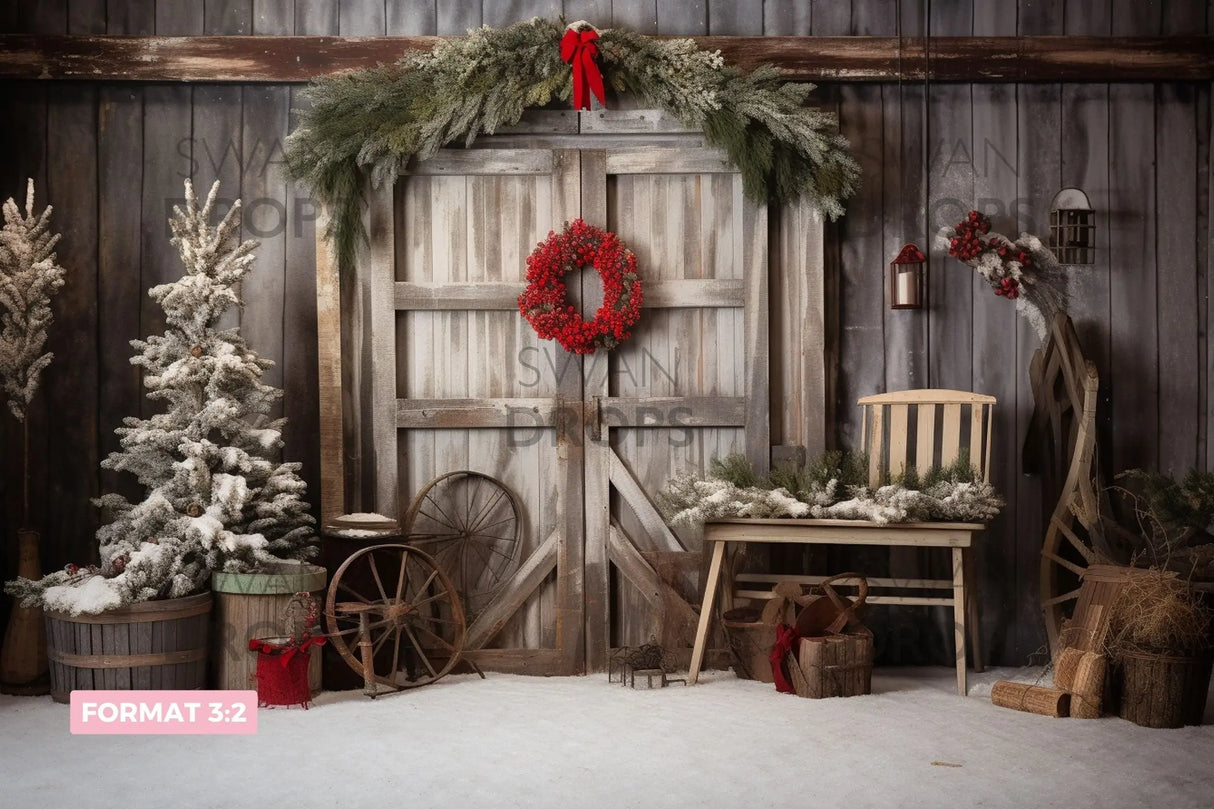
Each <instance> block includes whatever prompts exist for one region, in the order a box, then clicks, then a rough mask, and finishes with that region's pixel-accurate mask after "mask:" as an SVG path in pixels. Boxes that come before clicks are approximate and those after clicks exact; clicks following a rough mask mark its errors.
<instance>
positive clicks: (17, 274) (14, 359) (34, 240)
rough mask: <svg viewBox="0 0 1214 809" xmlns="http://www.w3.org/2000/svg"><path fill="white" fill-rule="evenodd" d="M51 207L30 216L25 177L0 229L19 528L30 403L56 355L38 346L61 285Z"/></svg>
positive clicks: (3, 363) (0, 357) (0, 344)
mask: <svg viewBox="0 0 1214 809" xmlns="http://www.w3.org/2000/svg"><path fill="white" fill-rule="evenodd" d="M51 210H52V209H51V207H50V206H49V205H48V206H47V207H46V208H45V209H44V210H43V211H42V213H41V214H39V215H38V216H34V181H33V180H30V181H29V184H28V185H27V186H26V192H25V215H24V216H22V215H21V211H20V210H19V209H18V208H17V203H16V202H14V201H13V200H12V199H9V200H8V201H7V202H5V203H4V227H3V228H2V229H0V380H2V381H3V385H4V396H5V397H6V398H7V399H8V407H9V410H11V411H12V414H13V415H14V416H16V417H17V420H18V421H20V422H21V426H22V459H23V461H22V467H23V471H22V480H23V482H22V487H21V528H22V530H28V529H29V528H30V525H29V510H30V491H29V489H30V486H29V483H30V475H29V432H30V430H29V418H28V415H29V406H30V402H31V401H32V400H33V398H34V394H35V393H37V392H38V382H39V381H40V380H41V378H42V371H43V370H44V369H45V368H46V366H48V365H50V364H51V360H53V359H54V358H55V355H54V354H52V353H51V352H49V351H48V352H46V353H43V351H42V349H43V348H44V347H45V346H46V330H47V327H49V326H50V324H51V321H52V320H53V319H54V318H53V316H52V314H51V298H52V297H54V295H55V293H57V292H58V291H59V289H60V288H61V287H62V286H63V267H61V266H59V264H58V263H57V262H56V257H55V245H56V244H58V242H59V234H58V233H51V228H50V218H51Z"/></svg>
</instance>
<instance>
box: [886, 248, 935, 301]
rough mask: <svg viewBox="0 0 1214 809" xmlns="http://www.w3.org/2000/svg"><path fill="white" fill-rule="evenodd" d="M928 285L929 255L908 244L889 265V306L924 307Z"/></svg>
mask: <svg viewBox="0 0 1214 809" xmlns="http://www.w3.org/2000/svg"><path fill="white" fill-rule="evenodd" d="M926 287H927V257H926V256H924V255H923V251H922V250H920V249H919V248H918V247H915V245H913V244H908V245H906V246H905V247H903V248H902V252H900V253H898V257H897V258H895V259H894V260H893V261H892V262H890V265H889V308H890V309H922V308H923V298H924V294H923V292H924V290H925V289H926Z"/></svg>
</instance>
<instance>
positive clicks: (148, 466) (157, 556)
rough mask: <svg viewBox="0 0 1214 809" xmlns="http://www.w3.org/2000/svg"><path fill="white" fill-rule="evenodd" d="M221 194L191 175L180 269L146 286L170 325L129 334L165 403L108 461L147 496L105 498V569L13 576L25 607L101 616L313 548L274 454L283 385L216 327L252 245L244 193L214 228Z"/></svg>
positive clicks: (135, 424)
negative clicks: (274, 414) (205, 189)
mask: <svg viewBox="0 0 1214 809" xmlns="http://www.w3.org/2000/svg"><path fill="white" fill-rule="evenodd" d="M218 189H219V184H218V183H216V184H215V185H214V186H213V187H212V188H211V193H210V195H209V196H208V197H207V200H206V203H205V204H204V205H203V206H202V207H201V208H199V206H198V200H197V198H196V197H195V195H194V190H193V188H192V187H191V185H190V182H189V181H188V180H187V181H186V184H185V197H186V205H185V209H184V210H182V209H181V208H176V209H175V210H174V215H173V217H172V220H171V226H172V231H173V244H174V245H176V247H177V249H178V251H179V253H180V254H181V260H182V263H183V264H184V265H185V270H186V274H185V275H184V276H183V277H182V278H180V279H178V280H176V281H174V282H172V283H169V284H162V285H160V286H157V287H153V288H152V290H151V292H150V294H151V296H152V298H154V299H155V300H156V301H157V302H158V303H159V304H160V305H161V306H162V307H163V308H164V312H165V317H166V322H167V327H168V328H167V330H166V331H165V333H164V334H163V335H158V336H152V337H149V338H148V339H147V341H146V342H145V341H142V340H134V341H132V345H133V346H134V347H135V349H137V351H138V353H137V354H136V355H135V356H134V357H133V358H132V359H131V362H132V363H134V364H136V365H140V366H142V367H143V369H144V385H145V387H146V388H147V391H148V393H147V395H148V398H149V399H153V400H155V401H158V402H164V403H165V404H166V405H167V407H166V409H165V412H163V413H157V414H156V415H153V416H151V417H150V418H146V419H139V418H127V419H125V420H124V424H125V426H124V427H120V428H118V430H117V432H118V434H119V436H121V445H122V450H121V451H119V452H114V453H111V454H110V456H109V457H108V458H106V459H105V460H104V461H102V464H101V465H102V466H103V467H104V468H106V469H113V470H117V471H119V472H129V473H130V474H132V475H134V476H135V477H136V478H137V479H138V480H139V482H140V484H142V485H143V486H144V487H145V489H146V495H145V497H144V499H143V500H142V501H140V502H137V503H131V502H129V501H128V500H127V499H126V498H125V497H123V496H122V495H119V494H107V495H105V496H104V497H101V498H100V499H99V500H98V504H99V505H101V506H102V507H103V508H105V509H106V511H107V513H108V514H109V516H110V517H111V518H112V520H111V522H109V523H108V524H107V525H104V526H102V527H101V528H100V529H99V530H98V532H97V538H98V539H99V540H100V545H101V566H100V568H99V569H75V568H73V567H72V566H70V565H69V566H68V568H67V569H65V570H63V571H59V572H56V573H52V574H50V575H49V576H46V577H44V578H43V579H41V580H40V581H30V580H27V579H19V580H17V581H16V582H14V583H12V584H10V586H9V590H10V592H12V593H13V594H14V595H18V596H21V597H23V598H25V599H26V602H27V603H28V602H34V603H37V602H41V603H42V604H43V605H44V606H46V607H48V608H50V609H55V610H62V611H65V612H69V613H72V614H78V613H81V612H101V611H104V610H107V609H112V608H114V607H118V606H121V605H124V604H128V603H130V602H133V601H146V600H151V599H159V598H174V597H179V596H185V595H190V594H193V593H197V592H200V591H202V590H205V589H206V587H207V582H208V578H209V576H210V573H211V571H213V570H227V571H248V570H255V569H257V568H258V567H259V566H261V565H263V564H265V563H269V562H273V561H276V560H278V559H283V558H297V559H302V558H306V557H308V556H310V555H312V553H314V552H315V548H314V547H313V546H312V540H313V537H314V531H313V528H312V526H313V520H312V517H311V516H310V515H309V514H308V512H307V504H306V502H305V501H304V499H303V495H304V491H305V488H306V484H305V483H304V482H303V480H302V479H301V478H300V477H299V475H298V474H297V472H298V469H299V464H296V463H279V462H277V461H275V460H274V459H273V455H274V454H275V453H276V452H277V450H278V449H279V448H280V447H281V446H282V437H281V427H282V424H283V420H282V419H272V418H271V417H270V409H271V407H272V406H273V404H274V403H275V402H276V401H277V400H278V399H279V398H280V397H281V396H282V391H281V390H279V389H277V388H274V387H271V386H269V385H266V384H264V383H263V382H262V381H261V376H262V373H263V372H264V371H265V369H266V368H268V367H269V366H270V364H271V363H270V362H269V361H268V360H265V359H262V358H260V357H258V356H257V355H256V354H255V353H253V351H252V350H250V348H249V347H248V345H247V344H246V343H245V341H244V339H243V338H242V337H241V336H240V334H239V332H238V331H237V330H235V329H230V330H220V329H217V328H216V324H217V322H218V321H219V318H220V316H221V315H223V313H224V312H225V311H226V310H227V309H228V308H229V307H231V306H239V305H240V298H239V295H238V293H237V291H236V289H235V285H236V284H237V283H238V282H239V281H240V280H241V278H243V277H244V276H245V274H246V273H247V272H248V271H249V269H250V265H251V264H252V263H253V260H254V256H253V250H254V249H255V248H256V246H257V243H256V242H253V241H246V242H243V243H238V239H237V233H238V232H239V228H240V203H239V201H238V202H237V203H236V204H235V205H233V207H232V209H231V210H230V211H228V214H227V216H225V217H224V219H223V221H222V222H221V223H220V224H219V225H218V227H212V226H211V224H210V220H211V216H212V213H213V212H214V208H215V203H216V198H217V193H218Z"/></svg>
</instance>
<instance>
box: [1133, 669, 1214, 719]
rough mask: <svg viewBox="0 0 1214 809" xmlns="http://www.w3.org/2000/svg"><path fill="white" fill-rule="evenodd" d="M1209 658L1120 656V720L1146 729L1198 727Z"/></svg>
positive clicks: (1207, 683)
mask: <svg viewBox="0 0 1214 809" xmlns="http://www.w3.org/2000/svg"><path fill="white" fill-rule="evenodd" d="M1211 662H1212V661H1211V658H1210V657H1209V656H1208V655H1207V656H1205V657H1171V656H1169V655H1147V654H1124V655H1122V656H1121V712H1120V715H1121V718H1122V719H1129V720H1130V721H1131V722H1133V723H1135V724H1137V725H1142V726H1143V727H1148V728H1179V727H1183V726H1184V725H1200V724H1201V719H1202V715H1203V714H1204V713H1205V710H1206V694H1207V692H1208V689H1209V685H1210V668H1211Z"/></svg>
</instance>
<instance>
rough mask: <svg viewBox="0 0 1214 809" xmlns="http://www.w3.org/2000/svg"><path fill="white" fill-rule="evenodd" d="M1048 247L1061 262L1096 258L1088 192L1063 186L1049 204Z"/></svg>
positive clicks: (1087, 262)
mask: <svg viewBox="0 0 1214 809" xmlns="http://www.w3.org/2000/svg"><path fill="white" fill-rule="evenodd" d="M1050 249H1051V250H1053V251H1054V255H1056V256H1057V257H1058V261H1059V262H1060V263H1062V264H1093V263H1095V261H1096V212H1095V211H1093V210H1092V203H1091V202H1089V201H1088V195H1087V194H1085V193H1083V191H1081V190H1079V189H1078V188H1064V189H1062V190H1061V191H1059V192H1058V193H1057V194H1056V195H1055V196H1054V202H1053V204H1051V205H1050Z"/></svg>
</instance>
